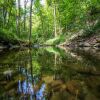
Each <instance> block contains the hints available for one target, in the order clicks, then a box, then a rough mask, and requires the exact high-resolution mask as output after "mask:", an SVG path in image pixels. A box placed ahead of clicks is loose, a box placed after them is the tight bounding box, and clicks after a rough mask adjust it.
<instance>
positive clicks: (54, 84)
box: [0, 47, 100, 100]
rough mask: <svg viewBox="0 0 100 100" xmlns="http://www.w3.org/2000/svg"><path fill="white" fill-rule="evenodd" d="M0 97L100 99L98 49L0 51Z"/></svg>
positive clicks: (8, 99) (17, 99)
mask: <svg viewBox="0 0 100 100" xmlns="http://www.w3.org/2000/svg"><path fill="white" fill-rule="evenodd" d="M0 100H100V52H99V50H83V49H72V50H71V49H58V48H52V47H49V48H38V49H32V50H28V49H26V50H9V51H3V52H0Z"/></svg>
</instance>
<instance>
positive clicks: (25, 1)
mask: <svg viewBox="0 0 100 100" xmlns="http://www.w3.org/2000/svg"><path fill="white" fill-rule="evenodd" d="M27 2H28V1H27V0H24V10H25V11H24V31H26V5H27Z"/></svg>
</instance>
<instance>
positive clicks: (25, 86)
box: [18, 80, 46, 100]
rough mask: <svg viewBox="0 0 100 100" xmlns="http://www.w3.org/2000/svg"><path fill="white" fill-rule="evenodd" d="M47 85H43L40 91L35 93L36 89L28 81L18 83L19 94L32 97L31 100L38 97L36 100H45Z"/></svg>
mask: <svg viewBox="0 0 100 100" xmlns="http://www.w3.org/2000/svg"><path fill="white" fill-rule="evenodd" d="M45 87H46V86H45V84H44V83H43V84H42V86H41V87H40V89H39V90H38V91H37V92H36V93H35V92H34V88H33V85H32V83H31V82H27V81H26V80H25V81H23V82H21V81H20V80H19V81H18V93H19V94H21V93H23V94H24V95H27V94H28V95H30V100H33V98H34V97H36V100H45V97H44V91H45Z"/></svg>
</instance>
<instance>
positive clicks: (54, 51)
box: [46, 47, 60, 55]
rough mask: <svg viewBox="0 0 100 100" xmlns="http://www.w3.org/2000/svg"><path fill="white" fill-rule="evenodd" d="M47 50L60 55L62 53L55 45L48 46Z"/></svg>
mask: <svg viewBox="0 0 100 100" xmlns="http://www.w3.org/2000/svg"><path fill="white" fill-rule="evenodd" d="M46 50H47V51H48V52H51V53H54V54H57V55H60V53H59V52H58V51H57V50H55V49H54V48H53V47H48V48H46Z"/></svg>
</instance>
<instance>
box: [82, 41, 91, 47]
mask: <svg viewBox="0 0 100 100" xmlns="http://www.w3.org/2000/svg"><path fill="white" fill-rule="evenodd" d="M83 46H85V47H90V46H91V45H90V44H89V43H87V42H84V43H83Z"/></svg>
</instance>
